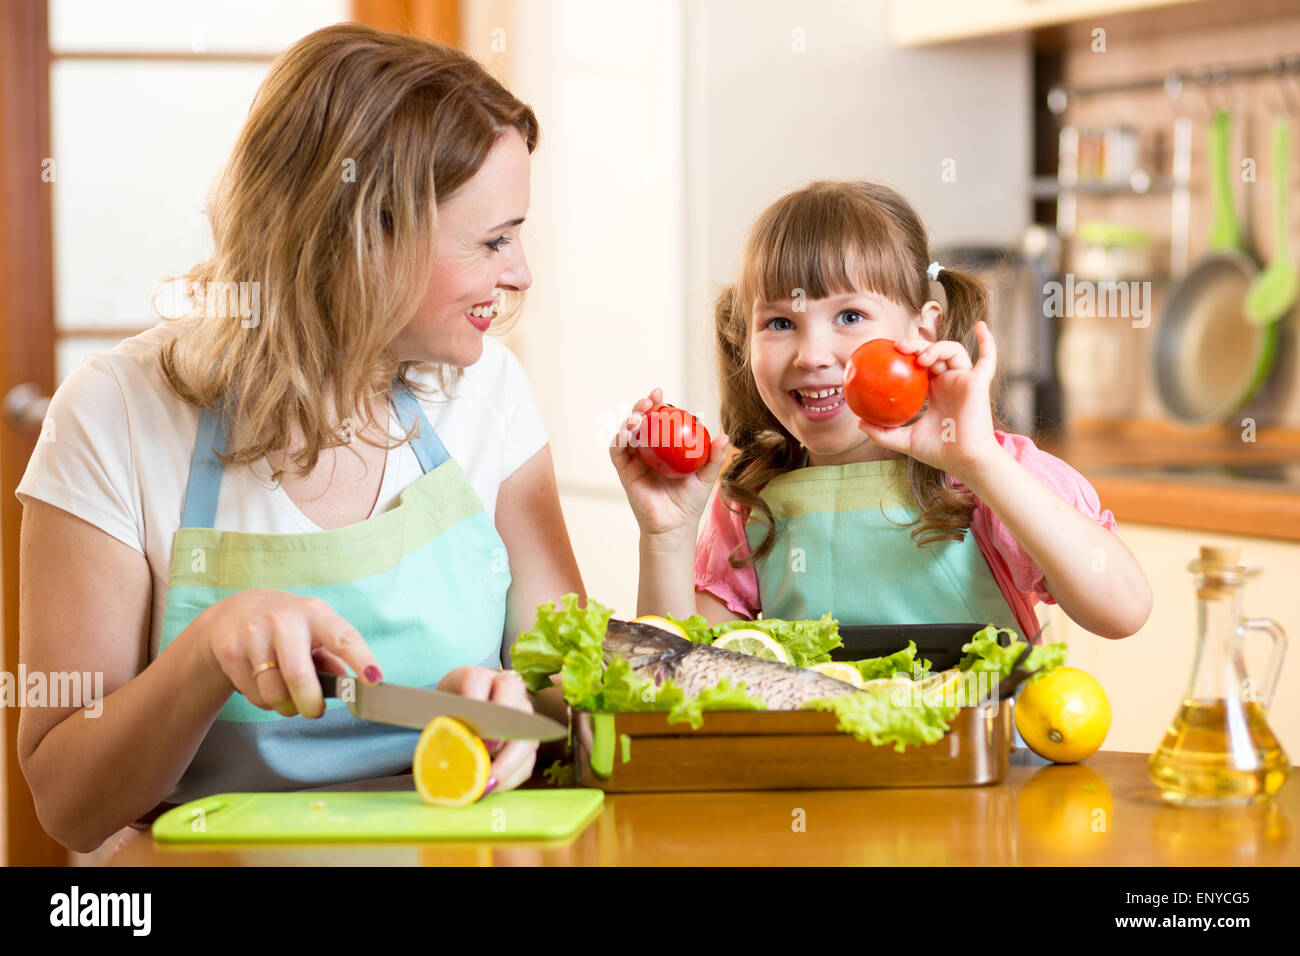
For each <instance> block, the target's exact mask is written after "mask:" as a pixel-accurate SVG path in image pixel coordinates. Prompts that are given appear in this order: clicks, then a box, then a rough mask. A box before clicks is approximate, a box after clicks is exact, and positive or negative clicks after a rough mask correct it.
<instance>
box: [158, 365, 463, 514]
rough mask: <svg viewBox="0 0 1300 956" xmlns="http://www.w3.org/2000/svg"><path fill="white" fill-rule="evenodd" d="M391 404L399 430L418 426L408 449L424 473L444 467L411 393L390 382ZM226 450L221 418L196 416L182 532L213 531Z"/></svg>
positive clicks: (206, 412) (209, 413)
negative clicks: (222, 456) (192, 529)
mask: <svg viewBox="0 0 1300 956" xmlns="http://www.w3.org/2000/svg"><path fill="white" fill-rule="evenodd" d="M393 404H394V406H395V407H396V409H397V417H398V420H399V421H400V422H401V423H402V429H403V431H405V432H409V431H410V430H411V428H412V426H413V425H415V424H416V423H417V422H418V423H419V428H418V430H417V431H416V434H415V437H414V438H413V439H412V440H411V447H412V449H413V450H414V451H415V457H416V458H417V459H418V460H419V462H420V468H421V469H422V470H423V471H424V472H426V473H427V472H430V471H432V470H433V469H435V468H437V467H438V466H439V465H441V464H443V463H444V462H445V461H447V460H448V459H449V458H451V455H449V454H448V453H447V448H446V446H445V445H443V443H442V440H441V439H440V438H439V437H438V433H437V432H435V431H434V430H433V426H432V425H430V424H429V419H428V417H427V416H426V415H425V414H424V409H423V408H421V407H420V403H419V401H418V400H417V399H416V398H415V396H414V395H412V394H411V392H410V390H409V389H407V388H406V387H405V386H403V385H401V384H400V381H399V380H397V379H394V381H393ZM225 450H226V434H225V429H224V428H223V427H222V421H221V416H220V415H219V414H218V413H217V412H215V411H213V410H212V409H210V408H205V409H203V411H202V413H201V414H200V415H199V432H198V436H197V437H196V438H195V439H194V457H193V458H192V459H190V477H189V483H188V484H187V485H186V487H185V504H184V505H183V506H182V508H181V527H182V528H212V527H215V522H216V520H217V500H218V499H219V498H220V496H221V476H222V471H223V469H224V467H225V466H224V464H223V462H222V461H221V459H220V458H218V457H217V454H218V453H222V452H225Z"/></svg>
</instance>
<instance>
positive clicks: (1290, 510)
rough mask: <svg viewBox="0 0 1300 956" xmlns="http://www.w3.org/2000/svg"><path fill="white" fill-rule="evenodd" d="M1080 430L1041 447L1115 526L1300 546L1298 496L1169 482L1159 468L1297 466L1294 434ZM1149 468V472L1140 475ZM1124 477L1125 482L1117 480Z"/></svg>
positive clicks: (1261, 488)
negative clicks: (1075, 474)
mask: <svg viewBox="0 0 1300 956" xmlns="http://www.w3.org/2000/svg"><path fill="white" fill-rule="evenodd" d="M1243 434H1244V433H1243V431H1242V430H1241V429H1238V428H1233V429H1226V428H1217V429H1210V428H1177V427H1175V426H1171V425H1163V424H1159V423H1154V422H1133V423H1129V424H1124V425H1108V426H1103V425H1101V424H1099V423H1087V422H1085V423H1081V425H1080V427H1079V428H1077V429H1076V430H1074V431H1072V432H1070V433H1069V434H1067V435H1066V436H1063V437H1062V438H1060V439H1055V440H1051V439H1045V440H1043V441H1041V442H1039V447H1041V448H1042V449H1043V450H1045V451H1048V452H1050V453H1051V454H1053V455H1055V456H1057V457H1058V458H1060V459H1062V460H1063V461H1066V462H1068V463H1069V464H1071V465H1072V466H1074V467H1075V468H1077V469H1078V470H1079V471H1080V472H1081V473H1082V474H1083V475H1084V477H1086V478H1087V479H1088V480H1089V482H1091V483H1092V486H1093V488H1095V489H1096V491H1097V495H1098V497H1099V498H1100V499H1101V503H1102V507H1104V508H1109V509H1110V510H1111V511H1112V512H1114V514H1115V518H1116V520H1117V521H1120V522H1124V521H1135V522H1138V523H1139V524H1153V525H1164V526H1167V527H1172V528H1183V529H1188V530H1198V531H1214V532H1220V533H1224V534H1240V535H1249V536H1256V537H1265V538H1278V539H1282V540H1286V541H1297V542H1300V494H1296V493H1295V492H1294V491H1293V490H1288V489H1284V488H1280V487H1279V488H1269V487H1268V486H1266V485H1263V484H1258V483H1254V482H1249V483H1248V482H1233V481H1231V480H1226V481H1222V482H1219V481H1214V482H1210V481H1195V480H1178V481H1171V480H1169V478H1168V476H1167V475H1162V474H1161V473H1160V472H1159V471H1158V470H1156V469H1157V467H1158V466H1161V465H1174V466H1190V465H1197V464H1210V465H1218V464H1236V465H1247V466H1248V465H1261V464H1271V463H1279V462H1283V463H1284V462H1300V431H1296V430H1293V429H1261V430H1259V432H1258V433H1257V434H1255V435H1253V436H1249V437H1253V438H1254V441H1246V440H1243ZM1147 467H1150V468H1151V470H1150V471H1144V470H1143V469H1144V468H1147ZM1116 469H1123V470H1124V471H1125V472H1127V473H1124V474H1117V473H1115V470H1116Z"/></svg>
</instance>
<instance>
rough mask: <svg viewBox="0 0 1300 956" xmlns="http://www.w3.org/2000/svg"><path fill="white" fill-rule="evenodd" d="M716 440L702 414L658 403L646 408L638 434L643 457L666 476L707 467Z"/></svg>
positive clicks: (637, 443)
mask: <svg viewBox="0 0 1300 956" xmlns="http://www.w3.org/2000/svg"><path fill="white" fill-rule="evenodd" d="M712 441H713V440H712V439H711V438H710V437H709V430H708V429H707V428H705V427H704V426H703V425H702V424H700V420H699V419H698V418H696V417H695V416H694V415H692V414H691V413H690V412H688V411H685V410H683V409H680V408H675V407H674V406H672V405H656V406H655V407H654V408H652V409H650V411H648V412H646V415H645V418H644V419H642V421H641V427H640V428H638V429H637V430H636V435H635V436H634V443H635V445H636V450H637V454H639V455H640V456H641V460H642V461H644V462H645V463H646V464H647V465H649V466H650V467H651V468H653V469H654V470H655V471H657V472H659V474H661V475H663V476H664V477H666V478H681V477H682V476H683V475H689V474H692V473H693V472H696V471H699V470H700V469H701V468H703V467H704V465H705V463H706V462H707V461H708V460H709V449H710V447H711V445H712Z"/></svg>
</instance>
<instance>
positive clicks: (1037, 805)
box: [109, 750, 1300, 866]
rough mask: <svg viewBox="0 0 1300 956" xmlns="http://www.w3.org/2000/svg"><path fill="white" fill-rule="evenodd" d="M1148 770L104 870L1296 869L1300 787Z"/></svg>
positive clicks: (634, 811) (612, 803) (1064, 770)
mask: <svg viewBox="0 0 1300 956" xmlns="http://www.w3.org/2000/svg"><path fill="white" fill-rule="evenodd" d="M1147 757H1148V755H1147V754H1135V753H1108V752H1102V753H1097V754H1094V755H1093V756H1092V757H1090V758H1088V760H1087V761H1085V762H1084V763H1082V764H1078V765H1075V766H1054V765H1048V764H1046V762H1045V761H1043V760H1042V759H1041V758H1039V757H1036V756H1034V755H1033V754H1031V753H1029V752H1028V751H1025V750H1017V751H1015V752H1013V755H1012V767H1011V770H1010V772H1009V773H1008V774H1007V776H1006V778H1005V779H1004V780H1003V781H1002V782H1001V783H1000V784H998V785H996V786H989V787H961V788H948V789H944V788H934V789H908V790H794V791H791V790H785V791H760V792H745V793H734V792H733V793H668V794H664V793H658V794H610V795H607V796H606V798H605V805H604V808H603V810H602V811H601V815H600V816H599V817H597V819H596V820H595V821H593V822H592V823H591V824H590V825H588V827H587V828H586V829H585V830H584V831H583V832H582V833H581V834H579V835H578V836H577V837H576V838H575V839H573V840H570V841H569V842H567V843H562V844H555V843H552V844H544V843H504V842H474V843H425V844H373V843H372V844H338V843H333V844H314V845H306V844H298V845H286V844H280V845H242V846H227V847H202V848H194V847H185V848H182V847H177V846H174V845H169V846H160V845H158V844H155V843H154V842H153V840H152V839H151V838H149V837H148V836H142V837H140V838H139V839H137V840H135V841H134V842H132V843H129V844H127V845H126V846H125V847H123V848H122V850H121V852H119V853H118V854H117V856H116V857H114V858H113V860H112V861H111V862H110V864H109V865H113V866H297V865H303V866H330V865H343V866H376V865H377V866H449V865H450V866H625V865H634V866H688V865H689V866H700V865H705V866H709V865H723V866H727V865H747V864H759V865H764V866H783V865H798V864H813V865H836V864H848V865H883V866H890V865H910V866H951V865H956V866H969V865H975V866H988V865H992V866H1093V865H1102V866H1132V865H1151V866H1297V865H1300V839H1297V836H1296V832H1295V831H1296V827H1297V826H1300V780H1298V779H1297V777H1298V776H1300V775H1298V774H1295V773H1293V774H1292V776H1291V778H1290V779H1289V780H1288V781H1287V783H1286V784H1285V786H1283V788H1282V791H1281V792H1280V793H1279V794H1278V796H1277V798H1276V799H1274V800H1272V801H1270V802H1269V803H1267V804H1264V805H1260V806H1251V807H1237V808H1225V809H1185V808H1177V807H1171V806H1166V805H1165V804H1164V802H1163V801H1162V800H1161V798H1160V796H1159V793H1158V791H1157V790H1156V788H1155V786H1154V785H1153V784H1151V782H1150V781H1149V780H1148V779H1147V771H1146V764H1147ZM801 820H802V823H803V828H802V829H800V828H799V827H798V824H799V822H800V821H801Z"/></svg>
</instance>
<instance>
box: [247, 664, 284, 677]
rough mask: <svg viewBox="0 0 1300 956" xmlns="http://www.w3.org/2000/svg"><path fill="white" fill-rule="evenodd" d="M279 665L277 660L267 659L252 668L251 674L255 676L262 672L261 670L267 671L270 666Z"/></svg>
mask: <svg viewBox="0 0 1300 956" xmlns="http://www.w3.org/2000/svg"><path fill="white" fill-rule="evenodd" d="M279 666H280V662H279V661H267V662H266V663H265V664H258V665H257V666H256V667H254V668H253V676H254V677H256V676H257V675H258V674H260V673H262V672H263V671H269V670H270V669H271V668H273V667H279Z"/></svg>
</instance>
